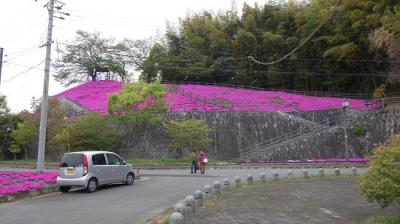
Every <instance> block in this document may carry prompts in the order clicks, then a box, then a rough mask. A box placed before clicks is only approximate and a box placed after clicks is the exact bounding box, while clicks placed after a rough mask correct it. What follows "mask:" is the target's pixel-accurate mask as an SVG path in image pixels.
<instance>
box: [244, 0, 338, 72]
mask: <svg viewBox="0 0 400 224" xmlns="http://www.w3.org/2000/svg"><path fill="white" fill-rule="evenodd" d="M339 4H340V0H338V1H337V3H336V5H335V7H334V8H333V9H332V10H331V12H330V13H329V15H328V16H327V17H325V18H324V19H323V20H322V21H321V23H320V24H319V25H318V26H317V27H316V28H315V29H314V30H313V31H312V32H311V33H310V35H308V37H306V38H305V39H304V40H302V41H301V42H300V43H299V45H297V47H295V48H294V49H293V50H292V51H290V52H289V53H288V54H286V55H285V56H283V57H282V58H279V59H278V60H275V61H271V62H260V61H258V60H256V59H255V58H254V57H253V56H251V55H249V56H248V58H249V59H250V60H251V61H253V62H255V63H257V64H261V65H273V64H277V63H279V62H281V61H283V60H285V58H287V57H289V56H290V55H292V54H293V53H294V52H296V51H297V50H298V49H299V48H301V47H302V46H303V45H304V44H306V43H307V42H308V41H309V40H310V39H311V37H313V36H314V35H315V33H317V31H318V30H319V29H320V28H321V27H322V26H323V25H324V24H325V23H326V21H328V19H330V18H331V17H332V15H333V13H334V12H335V11H336V9H337V7H338V6H339Z"/></svg>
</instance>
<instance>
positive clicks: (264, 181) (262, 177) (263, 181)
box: [260, 173, 267, 184]
mask: <svg viewBox="0 0 400 224" xmlns="http://www.w3.org/2000/svg"><path fill="white" fill-rule="evenodd" d="M260 180H261V183H264V184H265V183H266V182H267V177H266V175H265V173H261V174H260Z"/></svg>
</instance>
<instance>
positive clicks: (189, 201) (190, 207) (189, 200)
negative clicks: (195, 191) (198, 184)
mask: <svg viewBox="0 0 400 224" xmlns="http://www.w3.org/2000/svg"><path fill="white" fill-rule="evenodd" d="M185 204H186V209H187V210H186V211H187V213H186V214H187V215H191V214H194V213H195V212H196V209H195V207H194V197H193V196H192V195H189V196H187V197H186V198H185Z"/></svg>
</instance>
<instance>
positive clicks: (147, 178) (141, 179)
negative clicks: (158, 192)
mask: <svg viewBox="0 0 400 224" xmlns="http://www.w3.org/2000/svg"><path fill="white" fill-rule="evenodd" d="M149 179H150V177H141V178H140V179H139V180H136V179H135V182H140V181H144V180H149Z"/></svg>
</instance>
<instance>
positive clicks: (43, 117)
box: [36, 0, 69, 172]
mask: <svg viewBox="0 0 400 224" xmlns="http://www.w3.org/2000/svg"><path fill="white" fill-rule="evenodd" d="M56 2H57V3H58V4H59V5H60V6H54V5H55V3H56ZM64 5H65V4H64V3H62V2H60V1H58V0H49V2H47V4H46V5H45V7H46V8H47V10H48V12H49V22H48V25H47V40H46V44H45V45H44V46H46V59H45V65H44V81H43V98H42V107H41V111H40V128H39V147H38V157H37V165H36V169H37V172H43V169H44V157H45V150H46V148H45V147H46V129H47V111H48V97H49V77H50V63H51V44H52V42H53V20H54V18H58V19H64V17H62V16H61V17H60V16H54V13H55V12H54V8H56V9H57V10H61V9H62V7H63V6H64ZM56 13H59V14H62V15H66V16H69V13H63V12H56Z"/></svg>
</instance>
